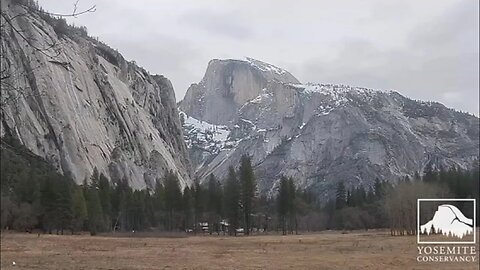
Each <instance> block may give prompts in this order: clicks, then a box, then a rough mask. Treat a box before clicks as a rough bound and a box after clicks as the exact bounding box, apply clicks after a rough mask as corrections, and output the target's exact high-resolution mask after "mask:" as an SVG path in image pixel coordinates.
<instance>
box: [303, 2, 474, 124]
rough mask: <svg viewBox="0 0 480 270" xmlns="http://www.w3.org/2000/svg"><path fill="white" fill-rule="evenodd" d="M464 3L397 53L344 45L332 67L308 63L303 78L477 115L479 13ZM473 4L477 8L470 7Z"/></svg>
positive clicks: (359, 43)
mask: <svg viewBox="0 0 480 270" xmlns="http://www.w3.org/2000/svg"><path fill="white" fill-rule="evenodd" d="M473 2H474V1H470V2H468V1H464V2H461V3H459V4H457V5H455V6H453V7H452V8H451V9H450V10H449V12H447V13H446V14H444V15H443V16H441V17H438V18H437V19H435V20H431V21H428V22H424V23H422V24H420V25H419V26H418V27H417V28H415V30H414V31H413V32H411V33H410V35H409V36H408V38H407V41H406V44H404V45H403V46H402V47H401V48H399V49H396V50H383V49H382V48H379V47H377V46H376V45H375V44H373V43H371V42H368V41H366V40H356V39H354V40H345V41H344V42H342V44H344V45H343V46H340V47H339V48H338V49H337V55H336V57H335V58H334V60H332V61H323V60H322V59H314V60H310V61H308V62H306V63H305V64H304V68H303V74H302V75H303V77H304V78H307V79H308V80H321V81H329V82H330V81H331V82H334V83H346V84H354V85H361V86H366V87H372V88H379V89H395V90H397V91H399V92H400V93H403V94H405V95H407V96H409V97H412V98H416V99H423V100H433V101H440V102H442V103H443V104H445V105H446V106H448V107H454V108H456V109H459V110H462V111H469V112H472V113H475V114H476V115H478V89H479V84H478V81H479V75H478V74H479V69H478V66H479V61H478V59H479V53H478V24H477V27H475V23H474V21H475V18H477V19H478V11H477V12H475V11H474V10H478V8H477V9H474V8H475V6H477V7H478V3H477V4H475V3H473ZM472 3H473V5H472Z"/></svg>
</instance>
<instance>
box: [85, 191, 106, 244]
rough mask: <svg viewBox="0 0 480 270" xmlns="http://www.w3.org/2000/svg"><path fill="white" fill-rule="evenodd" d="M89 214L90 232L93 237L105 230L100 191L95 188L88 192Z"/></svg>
mask: <svg viewBox="0 0 480 270" xmlns="http://www.w3.org/2000/svg"><path fill="white" fill-rule="evenodd" d="M87 213H88V230H89V231H90V234H91V235H96V234H97V232H99V231H102V230H103V229H104V224H103V217H104V216H103V212H102V205H101V202H100V198H99V196H98V191H97V189H96V188H95V187H90V188H88V190H87Z"/></svg>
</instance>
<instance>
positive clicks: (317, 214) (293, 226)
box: [1, 137, 479, 235]
mask: <svg viewBox="0 0 480 270" xmlns="http://www.w3.org/2000/svg"><path fill="white" fill-rule="evenodd" d="M1 146H2V148H1V150H2V151H1V228H2V229H6V228H9V229H15V230H19V231H25V230H26V231H31V230H33V229H41V230H43V231H44V232H48V233H65V231H68V232H69V233H75V232H78V231H89V232H90V233H91V234H92V235H95V234H97V233H101V232H111V231H146V230H157V231H184V232H189V233H209V234H213V233H217V234H220V233H224V234H229V235H237V234H238V233H242V234H246V235H248V234H251V233H262V232H263V233H265V232H268V231H276V232H279V233H280V232H281V233H283V234H289V233H290V234H293V233H297V232H298V231H319V230H326V229H336V230H353V229H366V230H368V229H372V228H390V229H391V232H392V235H404V234H414V233H415V231H416V199H417V198H429V197H430V198H442V197H449V198H478V190H479V182H478V181H479V174H478V166H477V167H476V169H474V170H472V171H464V170H460V169H457V168H455V167H453V168H451V169H449V170H443V169H440V170H433V169H432V168H431V167H427V168H426V169H425V171H424V172H423V173H422V175H423V176H420V175H419V174H418V173H417V174H415V176H414V177H412V179H410V178H408V177H406V178H405V179H402V180H399V181H397V182H396V183H392V182H387V181H380V180H378V179H377V180H375V181H374V184H373V185H372V186H348V185H346V183H347V182H344V181H339V182H338V184H337V186H336V189H335V193H334V194H332V196H331V197H330V199H329V200H327V201H326V202H324V203H323V204H319V202H318V198H317V197H316V196H315V194H314V193H312V192H310V191H309V190H303V189H300V188H298V187H296V186H295V179H293V178H291V177H286V176H281V177H280V180H279V184H278V191H277V192H276V193H275V194H273V196H270V197H268V196H266V195H260V194H258V192H257V183H256V178H255V175H254V171H253V168H252V164H251V160H250V157H248V156H243V157H242V159H241V162H240V165H239V167H238V169H235V168H233V167H230V168H229V172H228V175H227V177H226V179H223V181H220V179H217V177H215V176H214V175H213V174H212V175H210V176H209V177H208V179H207V180H206V181H205V182H204V183H202V184H200V183H199V182H198V181H194V183H193V184H192V185H191V186H185V187H183V188H182V187H181V185H180V183H179V180H178V178H177V176H176V175H175V174H174V173H172V172H169V173H167V174H166V176H165V177H164V178H163V179H158V180H157V181H156V183H155V185H154V187H153V188H147V189H143V190H134V189H132V188H131V187H130V186H129V184H128V180H127V179H122V180H120V181H109V179H108V178H107V177H106V176H105V175H103V174H102V173H99V172H98V170H97V169H95V170H94V171H93V173H92V175H91V177H89V179H85V181H84V182H83V184H81V185H77V184H75V182H74V181H73V180H72V179H71V178H70V177H68V176H64V175H61V174H59V173H57V172H56V170H55V169H54V168H53V167H51V166H50V165H49V164H48V163H47V162H45V161H44V160H43V159H42V158H40V157H38V156H36V155H34V154H32V153H31V152H30V151H29V150H28V149H26V148H25V147H24V146H22V145H21V144H20V143H19V142H18V141H16V140H13V139H8V138H7V137H5V138H2V144H1ZM462 207H463V208H468V207H470V206H469V205H468V204H465V205H460V208H461V210H462V211H463V210H468V209H463V208H462Z"/></svg>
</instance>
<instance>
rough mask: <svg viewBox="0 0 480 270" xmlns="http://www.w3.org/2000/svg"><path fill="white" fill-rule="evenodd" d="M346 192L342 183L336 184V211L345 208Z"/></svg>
mask: <svg viewBox="0 0 480 270" xmlns="http://www.w3.org/2000/svg"><path fill="white" fill-rule="evenodd" d="M346 195H347V194H346V190H345V185H344V184H343V181H340V182H338V184H337V191H336V197H335V199H336V200H335V205H336V208H337V209H342V208H343V207H345V204H346V201H347V198H346Z"/></svg>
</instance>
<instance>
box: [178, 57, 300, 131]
mask: <svg viewBox="0 0 480 270" xmlns="http://www.w3.org/2000/svg"><path fill="white" fill-rule="evenodd" d="M269 81H283V82H290V83H298V80H297V79H296V78H295V77H293V76H292V75H291V74H290V73H289V72H287V71H285V70H283V69H280V68H278V67H275V66H273V65H270V64H267V63H263V62H261V61H258V60H255V59H252V58H246V59H245V60H234V59H229V60H217V59H214V60H212V61H210V63H209V64H208V67H207V72H206V73H205V76H204V77H203V79H202V81H201V82H200V83H198V84H192V85H191V86H190V88H189V89H188V91H187V93H186V96H185V98H184V100H183V101H182V102H181V108H182V110H183V111H184V112H185V113H187V115H194V116H195V117H196V118H197V119H200V120H204V121H207V122H209V123H212V124H228V123H231V121H232V119H233V118H235V116H236V114H237V111H238V109H239V108H240V106H242V105H243V104H245V102H247V101H248V100H251V99H253V98H255V97H256V96H258V95H259V94H260V93H261V91H262V89H264V88H265V87H266V86H267V84H268V82H269ZM213 107H215V108H214V109H212V108H213ZM219 112H221V113H219Z"/></svg>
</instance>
